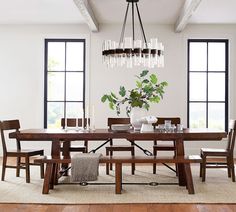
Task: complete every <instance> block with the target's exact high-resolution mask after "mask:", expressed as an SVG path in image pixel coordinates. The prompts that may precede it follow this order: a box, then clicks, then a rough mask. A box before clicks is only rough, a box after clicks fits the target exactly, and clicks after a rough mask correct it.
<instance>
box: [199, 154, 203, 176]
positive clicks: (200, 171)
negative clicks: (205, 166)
mask: <svg viewBox="0 0 236 212" xmlns="http://www.w3.org/2000/svg"><path fill="white" fill-rule="evenodd" d="M201 158H203V155H202V154H201ZM199 177H202V162H201V163H200V174H199Z"/></svg>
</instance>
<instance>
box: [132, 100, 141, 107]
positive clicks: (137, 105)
mask: <svg viewBox="0 0 236 212" xmlns="http://www.w3.org/2000/svg"><path fill="white" fill-rule="evenodd" d="M142 106H143V102H142V101H140V100H134V101H133V102H131V107H142Z"/></svg>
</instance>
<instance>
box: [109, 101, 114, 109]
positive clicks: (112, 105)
mask: <svg viewBox="0 0 236 212" xmlns="http://www.w3.org/2000/svg"><path fill="white" fill-rule="evenodd" d="M109 107H110V108H111V109H112V110H114V104H113V102H109Z"/></svg>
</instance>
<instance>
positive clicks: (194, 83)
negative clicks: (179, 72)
mask: <svg viewBox="0 0 236 212" xmlns="http://www.w3.org/2000/svg"><path fill="white" fill-rule="evenodd" d="M189 80H190V81H189V85H190V87H189V89H190V92H189V95H190V96H189V97H190V101H206V73H190V79H189Z"/></svg>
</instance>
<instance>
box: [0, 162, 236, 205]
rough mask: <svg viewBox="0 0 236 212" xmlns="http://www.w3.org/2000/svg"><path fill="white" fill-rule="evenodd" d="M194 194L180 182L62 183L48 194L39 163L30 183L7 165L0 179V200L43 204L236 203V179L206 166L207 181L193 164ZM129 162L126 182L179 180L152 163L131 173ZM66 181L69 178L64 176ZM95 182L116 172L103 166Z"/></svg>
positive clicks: (107, 180)
mask: <svg viewBox="0 0 236 212" xmlns="http://www.w3.org/2000/svg"><path fill="white" fill-rule="evenodd" d="M192 172H193V180H194V186H195V194H194V195H189V194H188V191H187V190H186V189H185V187H179V186H178V185H158V186H150V185H123V190H122V194H121V195H118V194H115V187H114V185H88V186H81V185H78V184H72V185H71V184H70V185H68V184H61V185H57V186H55V189H54V190H50V193H49V194H47V195H43V194H42V184H43V180H41V179H39V176H40V175H39V169H38V167H32V168H31V183H30V184H27V183H25V176H24V172H23V171H22V174H21V175H22V176H21V177H19V178H17V177H15V170H12V169H7V172H6V179H5V181H4V182H3V181H0V193H1V195H0V203H41V204H44V203H45V204H54V203H56V204H93V203H96V204H98V203H236V183H233V182H231V179H230V178H228V177H227V172H226V170H223V169H216V170H212V169H211V170H209V171H208V170H207V179H206V182H205V183H202V182H201V179H200V178H199V166H198V165H193V166H192ZM130 173H131V171H130V167H129V166H125V167H124V168H123V182H125V183H133V182H139V183H148V182H159V183H167V182H168V183H169V182H170V183H177V178H176V176H175V174H174V173H173V172H172V171H170V170H168V169H167V168H166V167H164V166H158V172H157V173H158V174H156V175H153V174H151V173H152V166H137V167H136V172H135V173H136V174H135V175H134V176H132V175H131V174H130ZM62 181H63V182H64V183H65V182H67V181H68V178H64V179H62ZM96 182H110V183H112V182H114V172H113V171H111V173H110V175H109V176H107V175H105V167H104V166H102V167H100V176H99V179H98V181H96Z"/></svg>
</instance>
